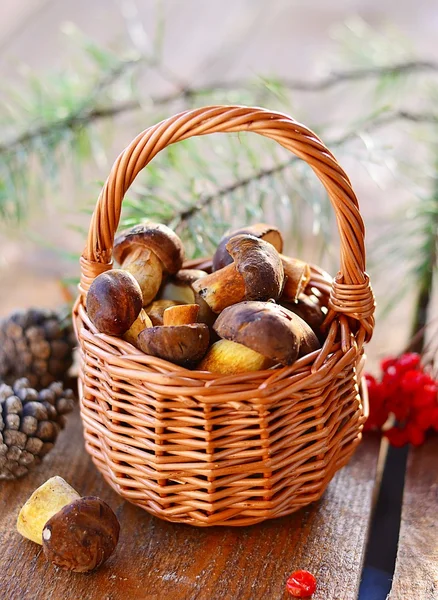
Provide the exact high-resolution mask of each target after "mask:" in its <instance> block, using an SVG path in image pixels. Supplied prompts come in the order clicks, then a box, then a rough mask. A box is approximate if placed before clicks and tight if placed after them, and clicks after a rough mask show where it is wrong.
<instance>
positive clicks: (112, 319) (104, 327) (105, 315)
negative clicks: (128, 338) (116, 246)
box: [86, 269, 143, 336]
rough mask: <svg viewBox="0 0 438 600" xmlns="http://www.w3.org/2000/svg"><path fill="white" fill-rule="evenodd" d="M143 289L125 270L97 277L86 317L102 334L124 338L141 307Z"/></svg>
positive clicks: (88, 299)
mask: <svg viewBox="0 0 438 600" xmlns="http://www.w3.org/2000/svg"><path fill="white" fill-rule="evenodd" d="M142 303H143V301H142V295H141V289H140V286H139V284H138V283H137V281H136V280H135V279H134V277H133V276H132V275H131V274H130V273H128V272H127V271H124V270H122V269H112V270H111V271H105V272H104V273H101V274H100V275H98V276H97V277H96V279H95V280H94V281H93V283H92V284H91V285H90V289H89V290H88V293H87V300H86V305H87V314H88V316H89V317H90V320H91V322H92V323H93V324H94V325H95V326H96V328H97V329H98V330H99V331H100V332H101V333H107V334H108V335H117V336H121V335H123V334H124V333H126V331H128V329H129V328H130V327H131V325H132V324H133V323H134V321H135V320H136V318H137V317H138V314H139V313H140V310H141V307H142Z"/></svg>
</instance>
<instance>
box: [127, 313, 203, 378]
mask: <svg viewBox="0 0 438 600" xmlns="http://www.w3.org/2000/svg"><path fill="white" fill-rule="evenodd" d="M178 309H181V310H180V312H178ZM198 310H199V307H198V306H197V305H196V304H195V305H180V306H174V307H170V308H168V309H166V310H165V311H164V315H163V322H164V324H163V325H162V326H156V327H149V328H148V329H145V330H144V331H142V332H141V333H140V334H139V336H138V338H137V344H138V347H139V348H140V349H141V350H143V352H144V353H145V354H150V355H151V356H157V357H158V358H163V359H164V360H168V361H170V362H173V363H175V364H177V365H181V366H183V367H191V366H193V365H195V364H196V363H197V362H199V361H200V360H201V358H202V357H203V356H204V354H205V353H206V352H207V348H208V344H209V341H210V334H209V329H208V326H207V325H206V324H205V323H193V322H192V323H187V320H191V318H192V317H193V316H195V318H196V315H195V313H197V311H198ZM167 311H171V314H169V315H166V313H167ZM189 313H191V316H190V317H188V314H189ZM166 323H172V325H167V326H166Z"/></svg>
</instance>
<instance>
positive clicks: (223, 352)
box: [197, 302, 320, 374]
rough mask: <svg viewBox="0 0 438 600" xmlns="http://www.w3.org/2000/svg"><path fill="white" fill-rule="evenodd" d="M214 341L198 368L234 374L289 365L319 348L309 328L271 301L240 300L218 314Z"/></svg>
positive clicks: (299, 319) (295, 316)
mask: <svg viewBox="0 0 438 600" xmlns="http://www.w3.org/2000/svg"><path fill="white" fill-rule="evenodd" d="M214 329H215V331H216V332H217V333H218V335H219V336H220V337H221V338H223V339H221V340H219V341H218V342H216V343H214V344H213V345H212V346H211V348H210V350H209V351H208V353H207V354H206V356H205V357H204V359H203V360H202V361H201V362H200V364H199V365H198V366H197V369H198V370H200V371H211V372H213V373H222V374H233V373H243V372H246V371H258V370H260V369H266V368H269V367H271V366H273V365H275V364H278V363H280V364H282V365H290V364H292V363H293V362H295V361H296V360H297V359H298V358H299V357H301V356H304V355H305V354H309V353H310V352H314V351H315V350H318V349H319V348H320V344H319V341H318V339H317V337H316V335H315V334H314V332H313V331H312V329H311V328H310V327H309V325H307V323H305V321H303V320H302V319H301V318H300V317H298V316H297V315H295V314H293V313H291V312H290V311H288V310H287V309H285V308H283V307H282V306H279V305H278V304H275V303H274V302H240V303H239V304H235V305H233V306H230V307H228V308H226V309H225V310H224V311H223V312H222V313H221V314H220V315H219V317H218V318H217V320H216V323H215V325H214Z"/></svg>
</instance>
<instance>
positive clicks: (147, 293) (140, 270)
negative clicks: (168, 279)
mask: <svg viewBox="0 0 438 600" xmlns="http://www.w3.org/2000/svg"><path fill="white" fill-rule="evenodd" d="M121 266H122V269H125V270H126V271H129V273H131V275H133V277H135V279H136V280H137V281H138V284H139V285H140V288H141V291H142V294H143V306H147V305H148V304H150V303H151V302H152V300H153V299H154V298H155V296H156V295H157V294H158V290H159V289H160V285H161V282H162V280H163V265H162V263H161V261H160V259H159V258H158V257H157V255H156V254H155V253H154V252H152V251H151V250H149V249H147V248H142V247H141V246H138V247H137V248H134V249H133V250H132V252H130V253H129V254H128V255H127V256H126V258H125V259H124V261H123V263H122V265H121Z"/></svg>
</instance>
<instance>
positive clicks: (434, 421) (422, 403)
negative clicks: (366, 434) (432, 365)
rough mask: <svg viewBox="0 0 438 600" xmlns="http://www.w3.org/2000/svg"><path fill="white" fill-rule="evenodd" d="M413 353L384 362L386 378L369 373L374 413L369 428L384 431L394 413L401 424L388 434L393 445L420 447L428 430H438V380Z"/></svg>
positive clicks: (367, 426)
mask: <svg viewBox="0 0 438 600" xmlns="http://www.w3.org/2000/svg"><path fill="white" fill-rule="evenodd" d="M420 360H421V358H420V356H419V354H415V353H413V352H410V353H406V354H403V355H402V356H400V357H398V358H385V359H384V360H383V361H382V362H381V365H380V366H381V369H382V378H381V380H380V381H377V380H376V379H375V378H374V377H373V376H372V375H369V374H366V375H365V377H366V381H367V384H368V396H369V403H370V416H369V418H368V421H367V422H366V424H365V427H364V429H365V430H380V429H381V428H382V426H383V425H384V424H385V423H386V421H387V420H388V417H389V415H390V414H393V415H394V417H395V419H396V421H397V424H396V426H394V427H392V428H391V429H389V430H388V431H385V436H386V437H387V438H388V440H389V442H390V444H391V445H392V446H396V447H401V446H404V445H406V444H413V445H414V446H420V445H421V444H422V443H423V442H424V439H425V435H426V431H427V430H428V429H429V428H431V427H432V428H434V429H435V430H436V431H438V381H436V380H435V379H433V377H431V376H430V375H429V374H428V373H426V372H425V371H424V369H423V367H422V366H421V363H420Z"/></svg>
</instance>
